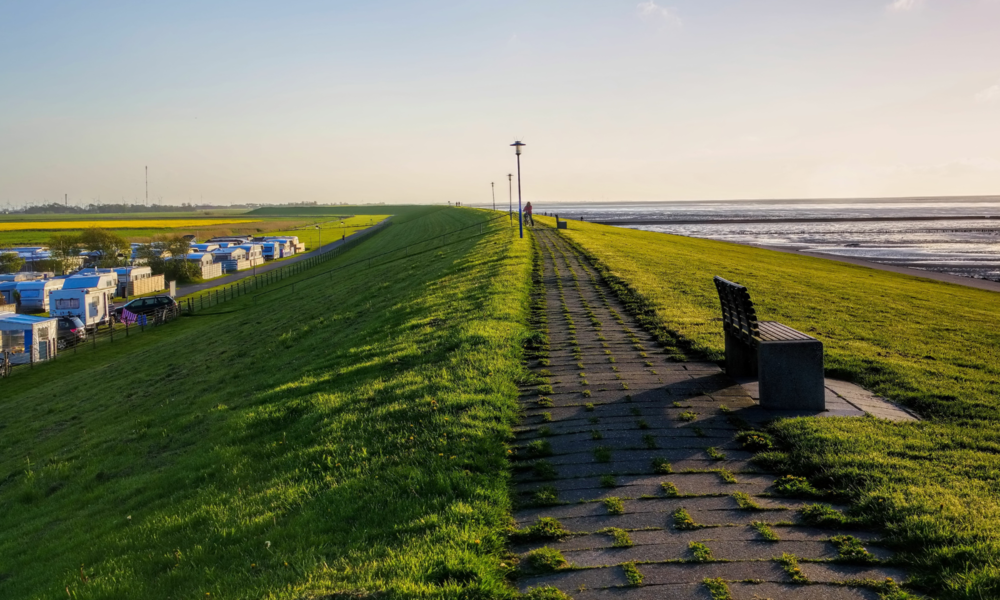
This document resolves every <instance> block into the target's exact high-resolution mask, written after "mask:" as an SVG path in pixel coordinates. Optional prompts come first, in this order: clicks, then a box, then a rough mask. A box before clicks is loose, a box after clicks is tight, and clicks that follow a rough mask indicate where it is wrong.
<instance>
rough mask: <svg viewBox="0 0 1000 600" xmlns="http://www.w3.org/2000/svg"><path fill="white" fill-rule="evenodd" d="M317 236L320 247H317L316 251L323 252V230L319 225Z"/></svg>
mask: <svg viewBox="0 0 1000 600" xmlns="http://www.w3.org/2000/svg"><path fill="white" fill-rule="evenodd" d="M316 235H318V236H319V246H316V250H319V251H322V250H323V230H322V229H320V228H319V225H317V226H316Z"/></svg>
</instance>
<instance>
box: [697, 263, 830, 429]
mask: <svg viewBox="0 0 1000 600" xmlns="http://www.w3.org/2000/svg"><path fill="white" fill-rule="evenodd" d="M715 288H716V289H717V290H718V292H719V302H720V303H721V304H722V329H723V331H724V332H725V335H726V372H727V373H728V374H729V376H730V377H733V378H753V377H756V378H757V379H758V382H759V385H760V405H761V406H762V407H764V408H774V409H783V410H787V409H800V410H825V409H826V398H825V396H826V394H825V391H824V385H825V382H824V379H823V343H822V342H820V341H819V340H817V339H816V338H814V337H812V336H809V335H806V334H804V333H802V332H801V331H797V330H795V329H792V328H791V327H789V326H787V325H782V324H781V323H777V322H775V321H758V320H757V311H756V310H754V306H753V301H751V300H750V293H749V292H748V291H747V289H746V288H745V287H743V286H742V285H739V284H737V283H733V282H732V281H727V280H725V279H723V278H721V277H716V278H715Z"/></svg>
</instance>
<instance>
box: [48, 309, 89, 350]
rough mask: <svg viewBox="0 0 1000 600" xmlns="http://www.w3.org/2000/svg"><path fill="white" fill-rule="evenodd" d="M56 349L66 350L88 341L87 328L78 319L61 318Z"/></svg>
mask: <svg viewBox="0 0 1000 600" xmlns="http://www.w3.org/2000/svg"><path fill="white" fill-rule="evenodd" d="M58 330H59V333H58V337H57V339H56V347H57V348H59V349H60V350H65V349H66V348H69V347H70V346H75V345H77V344H79V343H81V342H86V341H87V328H86V327H85V326H84V324H83V321H81V320H80V319H79V318H78V317H59V321H58Z"/></svg>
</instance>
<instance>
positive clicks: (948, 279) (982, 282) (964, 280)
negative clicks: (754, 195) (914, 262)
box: [670, 234, 1000, 292]
mask: <svg viewBox="0 0 1000 600" xmlns="http://www.w3.org/2000/svg"><path fill="white" fill-rule="evenodd" d="M670 235H677V234H670ZM699 239H710V238H699ZM718 241H722V240H718ZM729 243H730V244H738V245H740V246H747V247H750V248H762V249H764V250H773V251H775V252H783V253H785V254H796V255H798V256H809V257H812V258H820V259H824V260H832V261H836V262H842V263H847V264H851V265H856V266H859V267H868V268H871V269H878V270H879V271H889V272H890V273H899V274H901V275H911V276H913V277H922V278H924V279H932V280H934V281H941V282H944V283H954V284H956V285H961V286H965V287H970V288H975V289H979V290H986V291H989V292H1000V281H993V280H990V279H974V278H972V277H963V276H961V275H951V274H949V273H940V272H937V271H925V270H923V269H917V268H914V267H907V266H899V265H886V264H882V263H877V262H873V261H870V260H864V259H860V258H848V257H842V256H834V255H832V254H823V253H821V252H808V251H806V250H805V249H804V248H800V247H795V246H790V247H786V246H768V245H765V244H748V243H743V242H729Z"/></svg>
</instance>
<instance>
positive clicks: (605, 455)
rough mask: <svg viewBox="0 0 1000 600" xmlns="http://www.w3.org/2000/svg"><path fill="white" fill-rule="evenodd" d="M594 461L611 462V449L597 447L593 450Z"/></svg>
mask: <svg viewBox="0 0 1000 600" xmlns="http://www.w3.org/2000/svg"><path fill="white" fill-rule="evenodd" d="M594 460H596V461H597V462H599V463H609V462H611V448H609V447H607V446H598V447H596V448H594Z"/></svg>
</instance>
